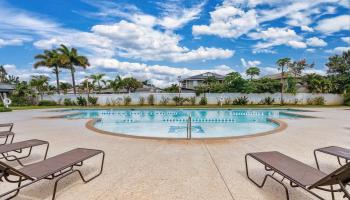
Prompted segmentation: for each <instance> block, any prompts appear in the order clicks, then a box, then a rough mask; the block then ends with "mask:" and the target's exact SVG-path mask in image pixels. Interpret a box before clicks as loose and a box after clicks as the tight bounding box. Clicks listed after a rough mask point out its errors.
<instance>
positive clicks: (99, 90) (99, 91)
mask: <svg viewBox="0 0 350 200" xmlns="http://www.w3.org/2000/svg"><path fill="white" fill-rule="evenodd" d="M97 84H98V93H100V94H101V84H100V81H98V82H97Z"/></svg>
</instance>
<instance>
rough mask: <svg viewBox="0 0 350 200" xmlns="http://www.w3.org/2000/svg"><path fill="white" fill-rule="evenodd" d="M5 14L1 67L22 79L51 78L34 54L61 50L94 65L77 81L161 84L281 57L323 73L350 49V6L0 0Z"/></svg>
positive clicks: (309, 0)
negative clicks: (129, 79) (130, 79)
mask: <svg viewBox="0 0 350 200" xmlns="http://www.w3.org/2000/svg"><path fill="white" fill-rule="evenodd" d="M0 9H1V11H2V12H1V13H0V64H3V65H5V67H6V69H7V70H8V71H9V72H10V73H12V74H15V75H18V76H20V77H21V78H22V79H29V78H30V76H31V75H38V74H44V75H48V76H50V77H52V81H54V76H53V75H52V73H50V70H48V69H45V68H39V69H36V70H35V69H33V67H32V64H33V62H34V59H33V57H34V55H36V54H38V53H41V52H42V51H43V50H44V49H51V48H55V47H57V46H58V45H59V44H61V43H62V44H66V45H68V46H71V47H76V48H78V50H79V51H80V53H81V54H84V55H86V56H88V58H89V60H90V63H91V67H90V68H89V69H88V70H85V71H82V70H78V72H77V77H78V81H79V80H82V79H83V78H84V77H85V76H87V75H89V74H91V73H105V74H106V78H113V77H114V76H115V75H117V74H118V75H121V76H123V77H125V76H134V77H136V78H139V79H141V80H146V79H147V80H150V81H151V82H152V83H154V84H156V85H158V86H166V85H169V84H171V83H173V82H175V81H176V78H177V77H178V76H183V77H185V76H190V75H194V74H197V73H201V72H203V71H213V72H216V73H220V74H226V73H229V72H231V71H238V72H240V73H242V75H243V76H244V71H245V70H246V69H247V68H248V67H250V66H259V67H260V68H261V71H262V75H265V74H270V73H276V72H277V67H276V66H275V62H276V60H277V59H279V58H283V57H290V58H292V59H294V60H298V59H303V58H306V59H307V60H308V61H309V62H315V64H316V67H315V68H314V69H312V70H308V71H307V72H308V73H310V72H316V73H321V74H322V73H325V67H324V64H325V62H326V61H327V58H328V57H329V56H330V55H333V54H340V53H341V52H342V51H344V50H347V49H350V48H349V46H350V15H349V13H350V12H349V11H350V2H349V0H302V1H298V0H293V1H289V0H169V1H158V0H148V1H146V0H134V1H127V0H110V1H108V0H99V1H97V0H74V1H62V0H45V1H43V0H33V1H31V3H28V2H27V1H23V0H11V1H10V0H9V1H6V0H5V1H4V0H3V1H1V2H0ZM61 79H62V81H68V82H69V81H70V76H69V73H68V72H67V71H65V70H63V71H62V73H61Z"/></svg>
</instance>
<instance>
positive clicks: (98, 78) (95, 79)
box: [90, 74, 106, 94]
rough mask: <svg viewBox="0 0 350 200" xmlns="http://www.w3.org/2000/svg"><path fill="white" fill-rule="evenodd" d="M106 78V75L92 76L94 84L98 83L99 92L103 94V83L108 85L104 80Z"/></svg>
mask: <svg viewBox="0 0 350 200" xmlns="http://www.w3.org/2000/svg"><path fill="white" fill-rule="evenodd" d="M104 76H105V74H92V75H90V78H91V79H92V83H93V84H95V83H97V87H98V91H99V93H100V94H101V82H104V83H106V81H105V80H102V78H103V77H104Z"/></svg>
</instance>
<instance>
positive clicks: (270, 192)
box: [0, 108, 350, 200]
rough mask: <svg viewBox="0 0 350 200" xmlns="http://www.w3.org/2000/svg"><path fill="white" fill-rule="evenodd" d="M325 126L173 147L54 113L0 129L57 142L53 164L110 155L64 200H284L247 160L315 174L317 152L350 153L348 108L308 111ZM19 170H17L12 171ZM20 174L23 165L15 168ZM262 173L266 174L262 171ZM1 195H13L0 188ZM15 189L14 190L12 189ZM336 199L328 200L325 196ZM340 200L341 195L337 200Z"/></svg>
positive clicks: (65, 191) (73, 183) (62, 195)
mask: <svg viewBox="0 0 350 200" xmlns="http://www.w3.org/2000/svg"><path fill="white" fill-rule="evenodd" d="M308 110H315V111H319V112H308V113H307V115H310V116H314V117H319V118H302V119H283V121H285V122H286V123H287V124H288V127H287V128H286V129H285V130H283V131H281V132H278V133H275V134H271V135H265V136H260V137H250V138H239V139H226V140H210V141H209V140H208V141H198V140H193V141H167V140H147V139H134V138H126V137H116V136H109V135H103V134H99V133H96V132H93V131H91V130H88V129H87V128H86V127H85V124H86V122H87V121H88V120H87V119H85V120H84V119H74V120H69V119H60V118H52V119H48V118H42V117H48V116H53V115H55V113H52V112H46V111H47V110H26V111H14V112H10V113H0V123H7V122H14V123H15V126H14V130H13V131H14V132H15V133H16V137H15V141H21V140H25V139H32V138H36V139H42V140H47V141H49V142H50V149H49V154H48V155H49V157H50V156H54V155H56V154H59V153H62V152H64V151H68V150H71V149H73V148H76V147H86V148H96V149H101V150H104V151H105V152H106V160H105V168H104V172H103V174H102V175H101V176H100V177H98V178H97V179H95V180H93V181H92V182H90V183H88V184H83V183H82V181H81V180H80V179H79V178H78V176H72V177H69V178H67V179H66V180H64V181H62V182H61V184H60V186H59V190H58V193H57V199H65V200H77V199H101V200H102V199H103V200H104V199H120V200H131V199H132V200H134V199H135V200H146V199H147V200H163V199H167V200H168V199H169V200H170V199H171V200H172V199H176V200H177V199H186V200H187V199H188V200H192V199H193V200H197V199H205V200H226V199H227V200H232V199H235V200H262V199H266V200H283V199H285V193H284V190H283V188H282V187H281V186H280V185H279V184H277V183H275V182H273V181H268V182H267V184H266V185H265V187H264V188H263V189H260V188H258V187H256V186H255V185H254V184H253V183H251V182H250V181H249V180H248V179H247V177H246V175H245V166H244V155H245V154H246V153H248V152H255V151H270V150H277V151H280V152H282V153H284V154H286V155H288V156H291V157H293V158H296V159H298V160H300V161H302V162H305V163H307V164H309V165H311V166H314V167H316V164H315V161H314V158H313V150H314V149H316V148H319V147H324V146H330V145H337V146H342V147H350V111H349V110H345V109H344V108H312V109H310V108H308ZM33 153H34V154H33V156H32V157H31V158H30V159H29V160H27V162H26V163H29V162H35V161H38V160H39V159H40V157H39V156H38V155H40V154H42V149H39V148H37V149H34V151H33ZM98 161H99V160H98V158H97V159H96V160H91V162H90V163H87V164H88V165H87V166H86V168H85V170H83V172H86V173H91V174H92V173H93V171H92V170H94V168H93V167H94V165H96V166H98ZM12 164H14V165H15V163H12ZM320 164H321V169H324V171H325V172H330V171H332V170H334V169H335V168H337V167H338V165H337V160H336V158H332V157H329V156H326V155H322V157H320ZM15 166H16V165H15ZM250 166H251V168H252V175H253V176H254V177H257V178H260V180H261V178H262V177H263V175H264V171H263V170H262V169H263V168H262V167H261V166H260V165H258V164H257V163H253V162H251V164H250ZM259 169H261V170H259ZM0 185H1V187H0V193H3V192H4V191H6V190H7V189H9V188H10V187H11V185H9V184H5V183H3V182H0ZM12 186H13V185H12ZM52 190H53V181H46V180H44V181H41V182H39V183H37V184H34V185H32V186H29V187H27V188H26V189H23V190H22V191H21V192H20V194H19V196H18V197H17V198H15V199H23V200H28V199H51V194H52ZM319 194H321V195H323V196H324V198H326V199H330V195H329V194H328V193H324V192H319ZM290 195H291V200H293V199H298V200H299V199H302V200H304V199H306V200H308V199H315V198H314V197H312V196H310V195H308V194H307V193H306V192H304V191H302V190H301V189H295V188H290ZM337 197H338V199H341V198H340V195H339V194H338V196H337Z"/></svg>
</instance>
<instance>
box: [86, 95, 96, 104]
mask: <svg viewBox="0 0 350 200" xmlns="http://www.w3.org/2000/svg"><path fill="white" fill-rule="evenodd" d="M97 101H98V97H93V96H89V97H88V102H89V103H90V104H91V105H93V106H96V105H97Z"/></svg>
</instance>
